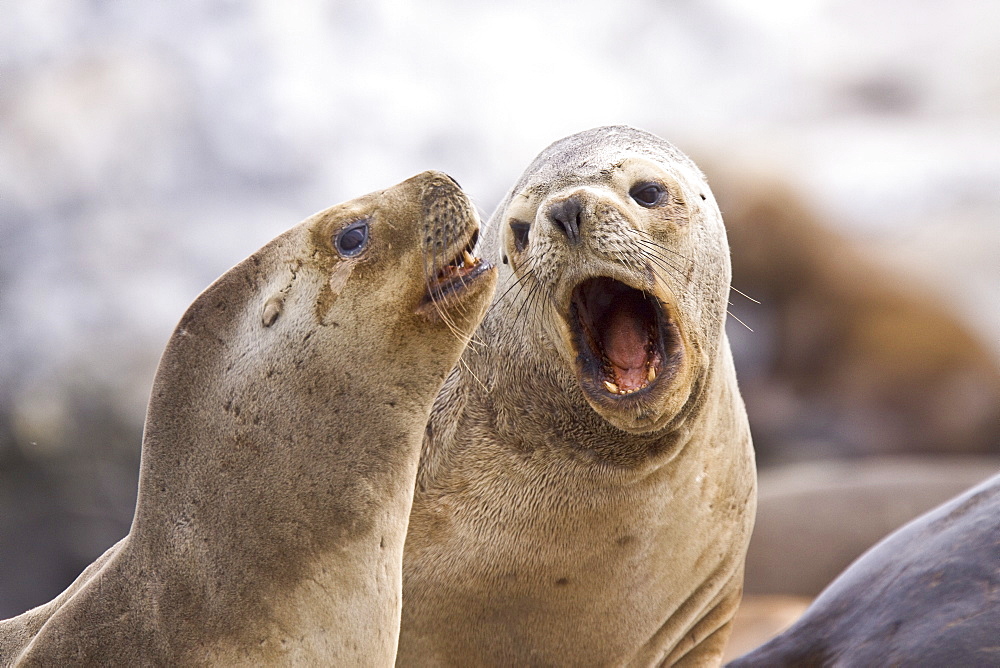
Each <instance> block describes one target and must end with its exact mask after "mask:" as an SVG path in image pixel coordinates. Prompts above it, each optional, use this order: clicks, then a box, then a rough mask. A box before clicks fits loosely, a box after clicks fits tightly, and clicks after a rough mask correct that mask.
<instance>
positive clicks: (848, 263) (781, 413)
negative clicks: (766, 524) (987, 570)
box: [706, 163, 1000, 473]
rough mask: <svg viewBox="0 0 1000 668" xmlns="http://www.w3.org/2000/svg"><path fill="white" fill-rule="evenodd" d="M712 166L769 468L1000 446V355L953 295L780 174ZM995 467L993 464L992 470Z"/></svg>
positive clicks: (760, 447)
mask: <svg viewBox="0 0 1000 668" xmlns="http://www.w3.org/2000/svg"><path fill="white" fill-rule="evenodd" d="M710 167H711V168H710V169H706V172H707V173H708V175H709V181H710V183H711V184H712V187H713V189H714V190H715V192H716V195H717V197H718V201H719V206H720V208H721V209H722V213H723V216H724V218H725V221H726V228H727V231H728V235H729V243H730V246H731V248H732V257H733V285H734V286H735V287H736V288H738V289H739V290H741V291H743V292H746V293H747V294H748V295H750V296H751V297H753V298H755V299H757V300H759V301H760V302H761V304H760V305H757V304H750V303H749V302H747V301H745V300H743V299H742V298H740V297H738V296H737V297H734V298H733V305H732V306H731V310H732V312H733V313H734V314H735V315H736V316H738V317H739V318H740V319H741V320H743V321H745V322H747V323H748V324H749V325H750V327H752V328H753V329H754V333H753V334H750V333H749V332H747V333H746V335H745V336H744V335H740V336H734V357H735V360H736V368H737V371H738V373H739V378H740V388H741V390H742V393H743V396H744V398H745V400H746V404H747V413H748V414H749V416H750V423H751V425H752V427H753V434H754V447H755V449H756V451H757V461H758V464H759V465H760V466H762V467H766V466H769V465H772V464H780V463H789V462H792V461H801V460H804V459H825V458H836V457H856V456H869V455H894V454H941V455H959V454H987V453H995V454H1000V363H998V361H997V359H996V357H995V355H994V353H993V352H992V351H991V350H989V349H988V348H986V347H985V346H984V345H983V343H982V342H981V341H980V340H979V339H977V337H976V336H975V335H974V334H973V333H972V331H971V330H970V328H969V327H968V326H966V325H965V324H964V323H962V322H961V321H960V320H959V319H958V318H957V317H956V316H955V315H954V314H953V313H951V312H950V311H949V310H948V309H947V308H946V307H945V306H944V305H943V303H942V300H940V299H937V298H935V297H934V296H933V295H929V294H928V293H927V292H926V291H921V290H919V289H917V288H915V287H913V286H911V285H909V284H907V283H906V282H905V281H903V280H902V279H901V278H899V277H897V276H896V275H894V274H893V273H892V272H891V271H889V270H887V269H885V268H883V267H880V266H879V265H878V264H877V263H876V262H875V261H874V259H872V258H869V257H867V256H866V254H865V253H864V252H863V249H861V248H859V246H858V244H857V243H854V242H850V241H848V240H847V239H846V238H845V237H843V236H841V235H840V234H838V233H837V232H835V231H834V230H833V229H831V228H830V227H829V226H827V225H824V224H823V223H822V221H821V220H820V218H819V216H818V215H817V213H816V212H815V211H814V210H813V209H811V208H810V207H809V206H808V205H807V204H806V203H805V201H803V199H802V198H801V197H800V196H799V195H798V194H796V193H795V192H794V190H793V189H792V188H791V187H790V186H789V185H788V184H787V183H783V182H781V181H780V180H779V179H778V178H776V177H768V176H762V175H760V174H755V173H753V172H751V171H736V170H735V169H734V168H733V167H732V166H731V165H715V164H714V163H712V164H711V165H710ZM987 473H988V472H987Z"/></svg>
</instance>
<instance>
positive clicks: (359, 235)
mask: <svg viewBox="0 0 1000 668" xmlns="http://www.w3.org/2000/svg"><path fill="white" fill-rule="evenodd" d="M333 245H334V246H336V247H337V252H338V253H340V254H341V255H342V256H343V257H354V256H355V255H360V254H361V251H363V250H364V249H365V248H366V247H367V246H368V220H367V219H366V220H359V221H357V222H355V223H351V224H350V225H348V226H346V227H345V228H344V229H342V230H340V232H337V236H336V237H334V239H333Z"/></svg>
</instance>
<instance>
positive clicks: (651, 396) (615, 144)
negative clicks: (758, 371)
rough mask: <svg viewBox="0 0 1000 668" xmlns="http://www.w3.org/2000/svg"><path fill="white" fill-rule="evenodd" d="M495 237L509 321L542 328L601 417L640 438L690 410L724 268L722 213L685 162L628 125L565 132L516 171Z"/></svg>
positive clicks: (707, 355)
mask: <svg viewBox="0 0 1000 668" xmlns="http://www.w3.org/2000/svg"><path fill="white" fill-rule="evenodd" d="M491 234H494V235H499V238H498V239H496V240H495V243H496V244H497V245H498V246H499V250H500V254H501V257H502V259H503V261H504V262H505V264H506V265H507V267H506V268H505V270H504V271H505V273H507V274H512V276H504V277H503V280H504V283H505V284H508V285H515V286H517V287H515V288H514V291H513V293H512V294H513V295H515V297H512V298H513V299H515V300H516V301H518V302H520V303H519V304H514V305H512V306H511V308H512V309H515V311H512V312H516V313H519V316H518V317H524V318H537V319H538V324H539V325H540V326H541V328H542V330H543V331H544V332H545V335H546V337H547V338H548V339H549V340H550V342H551V343H552V345H553V347H554V348H555V349H556V350H557V351H558V353H559V356H560V358H561V360H562V363H563V365H564V366H565V368H566V369H567V370H568V371H570V372H571V373H572V374H574V375H575V376H576V379H577V382H578V385H579V388H580V391H581V392H582V394H583V397H585V399H586V401H587V402H588V403H589V404H590V406H591V407H593V409H594V410H595V411H597V413H598V414H600V415H601V416H602V417H603V418H604V419H605V420H607V421H608V422H609V423H611V424H612V425H614V426H615V427H618V428H619V429H623V430H626V431H629V432H633V433H643V432H650V431H654V430H658V429H661V428H663V427H665V426H667V425H668V423H670V422H671V421H672V420H674V419H678V418H680V417H682V415H683V414H685V413H686V412H687V411H688V410H690V408H691V407H692V406H693V405H694V404H696V403H698V402H697V398H698V397H697V395H698V392H699V389H700V388H701V387H702V386H703V384H704V379H705V375H706V374H707V373H708V369H709V368H710V364H711V362H712V361H713V360H714V357H715V353H716V350H717V349H718V347H719V345H720V341H721V340H722V337H723V331H722V327H723V322H724V316H725V312H726V297H727V291H728V286H729V276H730V267H729V256H728V248H727V245H726V239H725V230H724V228H723V226H722V219H721V216H720V214H719V210H718V207H717V205H716V204H715V200H714V198H713V197H712V194H711V192H710V190H709V188H708V185H707V183H706V182H705V179H704V176H703V175H702V174H701V172H700V171H699V170H698V168H697V167H696V166H695V165H694V164H693V163H692V162H691V161H690V160H689V159H688V158H687V157H686V156H684V155H683V154H682V153H680V152H679V151H678V150H677V149H675V148H674V147H673V146H671V145H670V144H668V143H667V142H665V141H663V140H662V139H660V138H658V137H656V136H654V135H651V134H649V133H646V132H643V131H640V130H635V129H633V128H628V127H606V128H598V129H595V130H590V131H587V132H582V133H579V134H576V135H573V136H570V137H567V138H566V139H563V140H561V141H559V142H556V143H555V144H553V145H552V146H550V147H549V148H547V149H546V150H545V151H543V152H542V153H541V154H540V155H539V156H538V158H536V159H535V161H534V163H532V165H531V166H530V167H529V168H528V170H527V171H526V172H525V173H524V175H523V176H522V177H521V180H520V181H519V182H518V183H517V185H516V186H515V187H514V189H513V190H512V191H511V193H510V194H509V195H508V198H507V200H506V202H505V203H504V204H503V205H502V206H501V207H500V209H499V210H498V211H497V213H496V214H495V216H494V218H493V220H492V221H491ZM506 289H507V287H506V286H505V287H504V288H502V290H501V292H503V291H504V290H506ZM501 298H504V297H503V296H502V297H501Z"/></svg>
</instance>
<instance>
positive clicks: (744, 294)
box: [729, 285, 760, 304]
mask: <svg viewBox="0 0 1000 668" xmlns="http://www.w3.org/2000/svg"><path fill="white" fill-rule="evenodd" d="M729 289H730V290H732V291H733V292H735V293H736V294H738V295H742V296H744V297H746V298H747V299H749V300H750V301H752V302H753V303H754V304H760V302H759V301H757V300H756V299H754V298H753V297H751V296H750V295H748V294H747V293H745V292H743V291H742V290H738V289H736V288H734V287H733V286H732V285H730V286H729Z"/></svg>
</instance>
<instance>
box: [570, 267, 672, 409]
mask: <svg viewBox="0 0 1000 668" xmlns="http://www.w3.org/2000/svg"><path fill="white" fill-rule="evenodd" d="M569 321H570V329H571V331H572V332H573V336H574V338H575V339H576V349H577V354H578V357H577V359H578V363H579V364H580V369H579V370H580V378H581V384H582V386H583V388H584V390H586V391H588V392H589V393H591V394H596V395H598V396H605V397H623V396H628V395H633V394H636V393H638V392H643V391H646V390H648V389H649V388H650V387H651V386H653V385H655V384H656V383H657V382H658V381H660V380H661V379H662V378H663V377H664V376H670V375H672V372H673V370H674V369H675V368H676V365H677V361H678V360H679V357H680V354H681V346H680V337H679V334H678V331H677V327H676V325H674V323H673V322H672V321H671V320H670V318H669V316H668V315H667V313H666V312H665V311H664V309H663V306H662V305H661V304H660V301H659V300H658V299H657V298H656V297H655V296H654V295H652V294H650V293H648V292H643V291H642V290H636V289H635V288H632V287H629V286H628V285H625V284H624V283H621V282H619V281H616V280H614V279H611V278H607V277H599V278H588V279H587V280H585V281H583V282H582V283H580V284H579V285H577V286H576V288H574V290H573V295H572V299H571V301H570V317H569Z"/></svg>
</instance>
